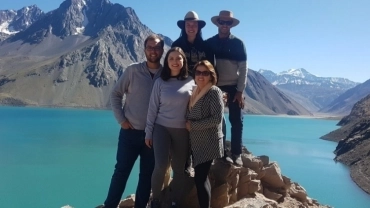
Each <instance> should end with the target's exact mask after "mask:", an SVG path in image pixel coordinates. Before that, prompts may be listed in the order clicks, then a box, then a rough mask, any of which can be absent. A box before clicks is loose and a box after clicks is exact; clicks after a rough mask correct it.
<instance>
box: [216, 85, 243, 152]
mask: <svg viewBox="0 0 370 208" xmlns="http://www.w3.org/2000/svg"><path fill="white" fill-rule="evenodd" d="M219 88H220V89H221V90H222V91H224V92H226V93H227V106H228V108H229V121H230V124H231V153H232V154H234V155H239V154H241V153H242V133H243V115H242V109H241V108H240V107H239V103H238V101H235V102H233V100H234V97H235V94H236V92H237V90H236V85H226V86H220V87H219ZM222 132H223V134H224V137H223V142H224V147H226V145H225V144H226V125H225V121H223V125H222Z"/></svg>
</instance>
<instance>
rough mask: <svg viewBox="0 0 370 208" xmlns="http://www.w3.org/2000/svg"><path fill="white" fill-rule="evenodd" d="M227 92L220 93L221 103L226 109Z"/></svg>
mask: <svg viewBox="0 0 370 208" xmlns="http://www.w3.org/2000/svg"><path fill="white" fill-rule="evenodd" d="M227 97H228V95H227V92H222V101H223V102H224V106H225V107H227Z"/></svg>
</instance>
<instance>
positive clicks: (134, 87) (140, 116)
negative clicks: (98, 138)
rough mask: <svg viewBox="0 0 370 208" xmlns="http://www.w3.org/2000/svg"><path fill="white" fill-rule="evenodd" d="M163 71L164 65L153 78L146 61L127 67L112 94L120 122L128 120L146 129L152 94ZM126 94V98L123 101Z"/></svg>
mask: <svg viewBox="0 0 370 208" xmlns="http://www.w3.org/2000/svg"><path fill="white" fill-rule="evenodd" d="M161 71H162V66H161V67H160V69H159V70H158V71H157V72H156V73H155V74H154V77H153V78H152V76H151V74H150V72H149V69H148V67H147V65H146V62H142V63H135V64H132V65H130V66H128V67H127V68H126V70H125V71H124V72H123V74H122V75H121V77H120V78H119V79H118V81H117V84H116V86H115V87H114V88H113V90H112V92H111V96H110V101H111V105H112V110H113V112H114V116H115V118H116V119H117V121H118V123H122V122H124V121H126V120H128V121H129V122H130V123H131V125H132V126H133V127H134V128H135V129H137V130H144V129H145V124H146V117H147V113H148V106H149V99H150V94H151V92H152V88H153V84H154V82H155V80H156V79H157V78H158V77H160V74H161ZM124 95H126V98H125V101H124V103H123V101H122V98H123V96H124Z"/></svg>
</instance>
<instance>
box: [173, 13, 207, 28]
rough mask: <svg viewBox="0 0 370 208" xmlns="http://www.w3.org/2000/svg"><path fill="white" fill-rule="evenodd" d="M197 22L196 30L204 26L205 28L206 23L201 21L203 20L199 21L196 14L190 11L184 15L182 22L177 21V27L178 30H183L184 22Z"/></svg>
mask: <svg viewBox="0 0 370 208" xmlns="http://www.w3.org/2000/svg"><path fill="white" fill-rule="evenodd" d="M187 20H188V21H189V20H190V21H197V22H198V28H199V29H202V28H203V27H204V26H206V22H205V21H203V20H200V19H199V16H198V14H197V13H196V12H194V11H190V12H188V13H186V15H185V17H184V19H183V20H179V21H177V26H178V27H179V28H180V29H184V28H185V21H187Z"/></svg>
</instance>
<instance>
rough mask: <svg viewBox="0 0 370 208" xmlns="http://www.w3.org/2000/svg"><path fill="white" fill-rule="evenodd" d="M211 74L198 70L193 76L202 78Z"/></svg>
mask: <svg viewBox="0 0 370 208" xmlns="http://www.w3.org/2000/svg"><path fill="white" fill-rule="evenodd" d="M210 74H211V72H209V71H199V70H195V76H203V77H207V76H209V75H210Z"/></svg>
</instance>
